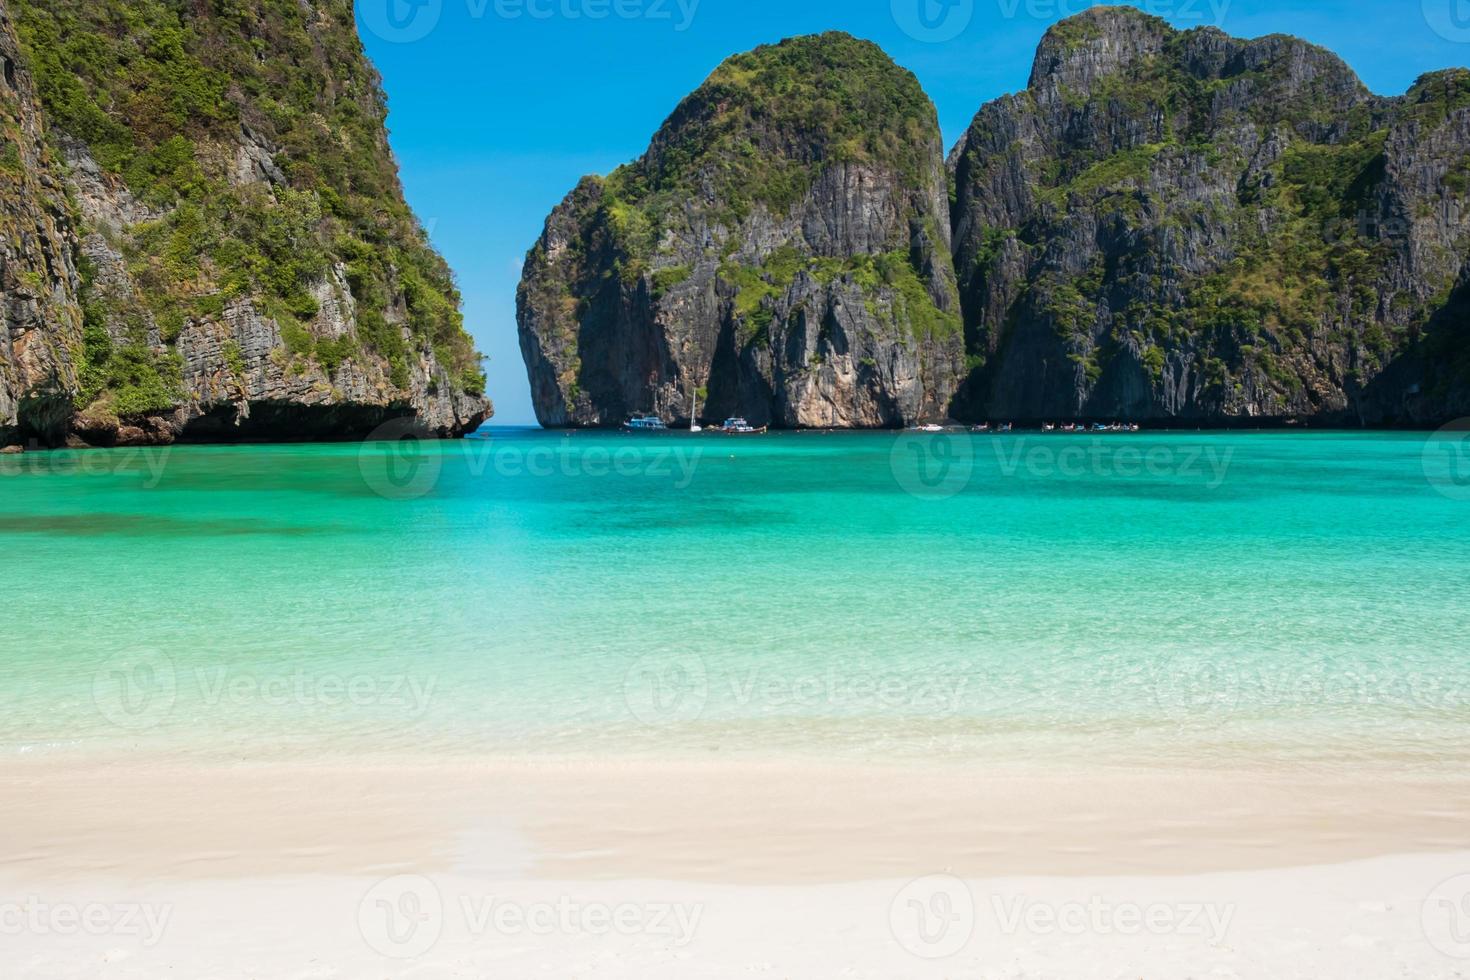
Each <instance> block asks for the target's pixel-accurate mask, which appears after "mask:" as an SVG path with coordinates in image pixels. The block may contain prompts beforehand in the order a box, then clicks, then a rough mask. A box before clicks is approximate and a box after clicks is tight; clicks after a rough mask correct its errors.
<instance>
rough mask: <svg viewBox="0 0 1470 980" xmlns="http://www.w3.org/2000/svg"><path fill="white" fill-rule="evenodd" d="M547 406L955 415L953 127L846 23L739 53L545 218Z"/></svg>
mask: <svg viewBox="0 0 1470 980" xmlns="http://www.w3.org/2000/svg"><path fill="white" fill-rule="evenodd" d="M518 320H519V324H520V336H521V348H522V350H523V352H524V354H525V358H526V363H527V365H528V367H529V369H530V376H531V387H532V395H533V399H534V403H535V408H536V413H537V417H538V418H539V419H540V421H541V422H542V424H544V425H555V426H562V425H570V426H598V425H604V426H605V425H616V424H618V423H619V422H621V421H623V420H624V419H625V418H626V417H627V416H628V415H629V414H630V413H634V412H642V411H653V412H657V413H659V414H660V415H662V416H664V417H665V418H669V419H677V418H685V419H687V418H688V416H689V412H690V407H691V405H692V403H693V402H694V399H695V396H696V394H697V393H698V392H700V391H701V390H704V391H705V393H706V395H705V398H704V399H703V400H702V401H701V403H700V415H701V416H702V417H705V418H721V417H724V416H726V415H731V414H741V415H744V416H746V417H747V418H749V419H750V420H751V421H752V422H753V423H756V424H766V423H770V424H774V425H778V426H786V427H803V426H841V427H859V428H861V427H881V426H893V425H901V424H904V423H909V422H913V421H916V420H918V419H920V418H924V417H936V416H940V417H942V416H943V415H944V413H945V411H946V410H947V406H948V403H949V399H950V397H951V396H952V395H953V393H954V391H955V388H956V386H957V384H958V382H959V378H960V375H961V372H962V370H963V352H962V350H961V329H960V317H959V301H958V297H957V295H956V291H955V279H954V271H953V268H952V266H951V260H950V242H949V220H948V195H947V186H946V176H945V172H944V163H943V146H942V143H941V140H940V136H939V129H938V124H937V121H936V119H935V113H934V108H933V106H932V105H931V104H930V102H929V100H928V98H927V97H926V96H925V95H924V93H923V91H922V90H921V89H920V88H919V84H918V82H917V81H916V80H915V79H914V77H913V76H912V75H911V74H909V73H908V72H906V71H903V70H902V69H900V68H898V67H897V66H896V65H894V64H893V62H892V61H890V60H889V59H888V57H887V56H886V55H885V54H883V52H882V51H880V50H879V49H878V48H877V47H875V46H874V45H872V44H869V43H868V42H865V41H859V40H856V39H854V38H852V37H849V36H848V35H845V34H823V35H819V36H814V37H802V38H795V39H792V40H788V41H784V42H782V43H781V44H778V45H773V46H768V47H762V48H759V49H757V50H755V51H753V52H751V53H749V54H744V55H738V56H736V57H734V58H731V59H729V60H728V61H726V62H725V63H724V64H723V65H721V66H720V67H719V68H718V69H717V70H716V71H715V72H714V74H712V75H711V76H710V78H709V79H708V80H707V81H706V82H705V83H704V84H703V85H702V86H701V87H700V88H699V89H698V90H697V91H696V92H694V93H693V94H692V95H690V96H689V97H688V98H687V99H685V100H684V101H683V102H682V103H681V104H680V105H679V107H678V108H677V109H676V110H675V111H674V113H673V115H672V116H670V117H669V119H668V121H667V122H666V123H664V125H663V127H662V128H661V129H660V130H659V132H658V133H657V134H656V135H655V136H654V138H653V141H652V144H651V145H650V146H649V148H648V152H647V153H645V154H644V156H643V157H642V158H640V159H639V160H637V161H636V162H634V163H631V164H629V165H627V166H625V167H622V168H620V169H618V170H617V171H615V172H614V173H613V174H612V175H611V176H609V177H608V178H606V179H601V178H597V177H589V178H587V179H585V180H583V181H582V182H581V184H580V185H578V187H577V188H576V189H575V190H573V191H572V193H571V194H570V195H568V196H567V198H566V200H565V201H563V202H562V204H561V205H560V206H559V207H558V208H557V209H556V210H555V212H554V213H553V214H552V215H551V217H550V218H549V219H548V220H547V222H546V229H545V232H544V233H543V234H542V236H541V239H540V241H539V242H537V243H536V245H535V247H534V248H532V249H531V251H530V254H529V255H528V256H527V258H526V263H525V272H524V278H523V280H522V283H521V288H520V291H519V294H518Z"/></svg>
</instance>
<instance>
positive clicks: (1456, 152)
mask: <svg viewBox="0 0 1470 980" xmlns="http://www.w3.org/2000/svg"><path fill="white" fill-rule="evenodd" d="M951 164H952V167H953V170H954V174H955V185H956V205H955V211H954V218H955V226H954V245H955V266H956V269H957V271H958V274H959V278H960V282H961V292H962V297H963V301H964V308H965V322H966V332H967V342H968V345H969V353H970V354H971V364H972V366H974V367H975V370H974V372H973V374H972V375H971V376H970V378H969V379H968V382H967V384H966V386H965V388H964V390H963V391H962V393H961V397H960V398H959V399H958V401H957V406H956V411H957V414H959V415H961V416H964V417H975V418H981V417H1002V418H1016V419H1030V420H1036V419H1044V418H1097V417H1121V418H1134V419H1152V420H1156V421H1179V422H1189V423H1194V422H1202V423H1221V424H1228V423H1231V422H1236V423H1238V422H1245V421H1251V422H1270V421H1273V420H1284V419H1288V418H1299V419H1311V420H1314V421H1317V422H1321V423H1328V424H1353V425H1356V424H1370V425H1385V424H1406V425H1428V424H1435V423H1437V422H1439V421H1443V420H1445V419H1449V418H1453V417H1455V416H1457V415H1464V414H1470V323H1467V318H1466V298H1465V284H1466V273H1467V264H1466V260H1467V256H1470V208H1467V204H1470V199H1467V192H1470V72H1466V71H1449V72H1442V73H1438V74H1435V75H1430V76H1426V77H1425V78H1423V79H1421V80H1420V81H1419V82H1418V84H1416V85H1415V86H1414V88H1413V90H1412V91H1410V92H1409V94H1408V95H1406V96H1403V97H1399V98H1380V97H1378V96H1375V95H1373V94H1372V93H1370V92H1369V91H1368V90H1367V89H1366V88H1364V86H1363V85H1362V84H1361V83H1360V82H1359V81H1358V79H1357V77H1356V76H1355V75H1354V74H1353V72H1352V71H1351V70H1350V69H1349V68H1348V67H1347V66H1346V65H1345V64H1344V63H1343V62H1342V61H1341V60H1340V59H1338V58H1337V57H1336V56H1334V55H1333V54H1331V53H1330V52H1327V51H1324V50H1322V49H1320V48H1316V47H1313V46H1312V45H1310V44H1307V43H1305V42H1303V41H1300V40H1297V39H1295V38H1290V37H1282V36H1272V37H1265V38H1260V39H1257V40H1253V41H1243V40H1237V39H1234V38H1231V37H1228V36H1226V35H1225V34H1223V33H1221V32H1220V31H1217V30H1214V29H1208V28H1207V29H1201V30H1194V31H1189V32H1177V31H1174V30H1172V29H1171V28H1170V27H1169V26H1168V25H1167V24H1166V23H1165V22H1164V21H1162V20H1159V19H1157V18H1153V17H1149V16H1146V15H1144V14H1142V13H1139V12H1138V11H1136V10H1133V9H1132V8H1127V7H1114V8H1098V9H1095V10H1093V11H1090V12H1088V13H1086V14H1083V15H1080V16H1078V17H1076V18H1072V19H1070V20H1068V21H1064V22H1062V23H1060V24H1058V25H1057V26H1056V27H1054V28H1053V29H1052V30H1051V31H1050V32H1049V33H1048V34H1047V36H1046V38H1045V40H1044V41H1043V43H1042V45H1041V48H1040V50H1039V51H1038V53H1037V56H1036V61H1035V67H1034V70H1033V72H1032V76H1031V81H1030V84H1029V85H1028V86H1027V88H1026V90H1025V91H1024V92H1021V93H1020V94H1018V95H1014V96H1009V97H1006V98H1003V99H1000V100H998V101H996V102H993V103H991V104H989V105H987V106H985V107H984V108H983V109H981V111H980V113H979V115H977V116H976V118H975V121H974V123H973V124H972V125H971V127H970V129H969V132H968V133H967V134H966V135H965V137H964V138H963V139H962V140H961V142H960V144H959V145H958V146H957V147H956V148H955V150H954V152H953V154H952V156H951Z"/></svg>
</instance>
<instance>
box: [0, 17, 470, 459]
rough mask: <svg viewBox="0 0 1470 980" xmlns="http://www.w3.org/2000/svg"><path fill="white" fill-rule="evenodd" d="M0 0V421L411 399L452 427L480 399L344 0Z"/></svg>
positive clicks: (364, 409)
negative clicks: (0, 332) (1, 132)
mask: <svg viewBox="0 0 1470 980" xmlns="http://www.w3.org/2000/svg"><path fill="white" fill-rule="evenodd" d="M5 6H6V4H5V0H0V16H3V17H4V18H5V19H4V22H3V23H0V55H3V57H4V58H5V63H4V67H5V76H4V77H5V80H6V82H7V84H5V85H3V86H0V102H3V104H4V106H5V109H6V119H5V125H6V138H7V139H8V140H10V141H11V142H12V144H13V145H18V147H19V150H18V152H17V153H15V154H12V155H11V156H9V157H6V158H5V159H6V160H12V161H16V160H18V163H17V164H16V165H14V166H3V165H0V187H3V186H4V185H5V184H6V183H9V184H10V190H9V191H6V192H3V193H4V197H3V198H0V221H5V222H7V223H12V222H13V223H14V225H13V226H14V227H16V228H18V229H23V232H21V233H19V234H17V235H16V236H11V235H7V236H6V241H5V245H4V248H6V249H7V251H6V252H5V253H4V254H3V262H4V268H3V269H0V290H3V291H4V297H3V300H4V305H3V309H4V310H5V315H6V318H7V324H6V325H7V327H8V328H9V340H10V343H9V345H8V346H6V345H0V435H4V436H6V437H7V438H10V439H14V438H33V439H38V440H40V441H42V442H48V443H55V442H58V441H60V440H61V439H63V438H66V439H69V440H71V441H73V442H83V443H90V444H99V445H111V444H117V443H129V442H167V441H172V440H174V439H207V440H233V439H308V438H310V439H321V438H338V437H350V436H356V435H361V434H365V433H367V432H369V431H371V430H372V429H373V428H374V427H375V426H376V425H378V424H380V423H382V422H383V421H386V420H387V419H390V418H399V417H410V418H413V419H415V420H416V421H417V424H418V426H419V427H420V428H421V430H422V431H424V432H426V433H431V434H436V435H445V436H449V435H458V434H462V433H463V432H465V431H468V430H470V429H473V428H474V427H476V426H478V425H479V424H480V423H481V422H482V421H483V420H484V419H485V418H486V417H488V415H489V414H490V405H489V402H488V401H487V400H486V399H485V398H484V396H483V391H484V376H483V374H482V373H481V371H480V368H479V358H478V356H477V355H476V354H475V352H474V350H473V346H472V344H471V342H470V340H469V338H468V336H467V335H466V333H465V332H464V329H463V322H462V318H461V316H460V313H459V296H458V292H457V290H456V289H455V286H454V283H453V280H452V277H451V275H450V273H449V270H448V268H447V267H446V266H445V264H444V262H443V260H442V259H441V258H440V257H439V256H438V255H437V254H436V253H435V252H434V251H433V249H432V248H431V247H430V246H429V244H428V241H427V238H426V236H425V235H424V233H423V231H422V229H421V228H420V227H419V225H418V223H417V221H416V220H415V219H414V217H413V215H412V214H411V212H410V211H409V210H408V208H407V206H406V204H405V203H404V202H403V197H402V191H401V188H400V186H399V183H398V177H397V169H396V165H395V164H394V162H393V158H392V155H391V152H390V150H389V148H388V144H387V139H386V132H385V130H384V126H383V122H384V117H385V113H386V109H385V106H384V102H383V96H382V92H381V89H380V87H379V84H378V79H377V75H376V73H375V72H374V71H373V69H372V67H371V65H370V64H369V63H368V62H367V60H366V58H365V57H364V55H363V52H362V48H361V44H360V42H359V41H358V39H357V36H356V33H355V31H354V29H353V24H352V8H351V4H350V3H349V2H348V0H314V2H309V3H307V2H295V0H291V2H287V0H240V2H234V3H230V4H227V5H212V4H209V5H190V6H188V7H186V8H185V7H179V6H178V5H175V4H170V3H164V2H161V0H127V2H126V3H123V2H121V0H102V2H95V0H91V2H83V0H46V2H44V3H40V2H37V0H9V6H10V11H11V13H8V14H7V13H5ZM11 21H13V22H14V23H13V30H12V25H11ZM12 131H14V134H13V135H12ZM5 152H6V153H9V152H10V151H8V150H7V151H5ZM0 163H3V161H0Z"/></svg>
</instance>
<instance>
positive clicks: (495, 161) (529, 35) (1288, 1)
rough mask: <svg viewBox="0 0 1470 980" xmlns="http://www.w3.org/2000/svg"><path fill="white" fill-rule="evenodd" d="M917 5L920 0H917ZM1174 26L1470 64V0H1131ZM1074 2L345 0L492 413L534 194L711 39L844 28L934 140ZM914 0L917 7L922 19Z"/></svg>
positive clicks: (1374, 76) (702, 67)
mask: <svg viewBox="0 0 1470 980" xmlns="http://www.w3.org/2000/svg"><path fill="white" fill-rule="evenodd" d="M921 5H922V6H921ZM1132 5H1133V6H1137V7H1140V8H1142V9H1144V10H1148V11H1149V12H1151V13H1156V14H1158V15H1160V16H1162V17H1165V18H1166V19H1168V20H1169V21H1171V22H1172V23H1174V24H1175V25H1176V26H1178V27H1198V26H1202V25H1206V24H1212V25H1214V26H1218V27H1220V28H1222V29H1223V30H1225V31H1227V32H1229V33H1231V34H1235V35H1237V36H1242V37H1255V36H1258V35H1261V34H1270V33H1276V32H1283V33H1290V34H1296V35H1299V36H1301V37H1305V38H1307V39H1308V40H1310V41H1313V42H1315V43H1317V44H1321V45H1323V46H1325V47H1329V48H1332V49H1333V50H1335V51H1337V52H1338V53H1339V54H1341V55H1342V56H1343V57H1344V58H1345V59H1346V60H1347V61H1348V63H1349V64H1350V65H1352V66H1353V67H1354V68H1355V69H1356V70H1357V71H1358V74H1359V75H1360V76H1362V78H1363V80H1364V82H1366V83H1367V85H1368V86H1369V87H1370V88H1371V89H1373V90H1374V91H1376V92H1379V93H1383V94H1397V93H1401V92H1403V91H1404V90H1405V89H1406V88H1407V87H1408V86H1409V85H1410V84H1411V83H1412V82H1413V80H1414V79H1415V78H1416V77H1417V76H1419V75H1420V74H1422V73H1424V72H1426V71H1430V70H1433V69H1436V68H1444V67H1449V66H1455V65H1466V64H1470V0H1314V2H1306V0H1137V2H1135V3H1133V4H1132ZM1087 6H1090V4H1089V3H1087V2H1085V0H844V2H839V0H826V2H802V0H357V13H358V22H359V26H360V28H361V33H362V35H363V40H364V42H365V43H366V45H367V49H368V54H369V55H370V56H371V57H372V59H373V61H374V62H375V63H376V64H377V66H378V69H379V71H381V72H382V75H383V82H384V87H385V88H386V89H387V92H388V99H389V107H390V115H389V127H390V129H391V134H392V135H391V139H392V143H393V148H394V150H395V152H396V153H397V155H398V160H399V164H400V166H401V168H402V174H403V183H404V187H405V189H406V191H407V194H408V200H409V203H410V204H411V205H413V207H414V209H415V210H416V211H417V212H418V214H419V216H420V217H421V218H422V219H423V221H424V224H425V225H426V226H427V227H428V229H429V232H430V235H431V237H432V239H433V241H434V244H435V245H436V246H437V247H438V248H439V249H440V251H442V252H443V253H444V255H445V257H446V258H447V259H448V260H449V263H450V265H451V266H452V267H453V268H454V270H455V272H456V274H457V275H458V277H459V284H460V289H461V291H462V292H463V294H464V301H465V319H466V323H467V325H468V326H469V329H470V331H471V332H472V333H473V334H474V335H475V338H476V340H477V341H478V342H479V346H480V350H481V351H483V352H484V353H485V354H487V355H488V356H489V360H488V362H487V364H486V369H487V372H488V374H489V379H490V394H491V396H492V397H493V398H494V400H495V403H496V419H495V421H496V423H497V424H503V425H507V424H509V425H513V424H527V423H531V422H533V421H534V417H533V415H532V412H531V404H530V393H529V390H528V388H527V384H526V377H525V371H524V368H523V366H522V363H521V356H520V349H519V347H518V345H517V341H516V327H515V288H516V281H517V279H518V278H519V274H520V272H519V266H520V261H521V258H522V256H524V255H525V252H526V250H527V248H529V247H530V246H531V244H532V243H533V242H535V240H536V237H537V236H538V235H539V234H540V232H541V225H542V222H543V221H544V220H545V217H546V214H547V212H549V211H550V210H551V208H552V207H554V206H555V205H556V203H557V202H558V201H560V200H561V198H562V197H563V196H564V195H565V194H566V192H567V191H569V190H570V189H571V188H572V187H573V186H574V185H575V184H576V182H577V180H578V179H579V178H580V177H581V176H583V175H584V174H588V173H606V172H608V171H609V170H611V169H613V168H614V167H616V166H617V165H619V164H620V163H623V162H625V161H627V160H630V159H632V158H634V157H636V156H637V155H638V154H639V153H641V152H642V151H643V148H644V147H645V146H646V145H647V142H648V138H649V137H650V136H651V135H652V134H653V131H654V130H655V129H656V128H657V127H658V125H659V124H660V123H661V122H662V121H663V119H664V117H665V116H667V115H668V113H669V112H670V111H671V110H672V109H673V108H674V106H675V105H676V104H677V103H678V101H679V100H680V99H681V98H682V97H683V96H684V95H686V94H687V93H688V92H690V91H691V90H692V89H694V88H695V87H696V86H698V85H699V83H700V82H701V81H702V80H703V79H704V78H705V76H707V75H708V74H709V73H710V71H711V70H713V69H714V67H715V66H716V65H717V64H719V63H720V61H721V60H723V59H724V58H725V57H727V56H728V55H730V54H733V53H735V52H737V51H744V50H748V49H749V48H752V47H754V46H756V45H758V44H762V43H765V42H770V41H777V40H780V39H781V38H783V37H789V36H791V35H793V34H805V33H811V32H816V31H824V30H834V29H837V30H845V31H848V32H850V33H852V34H855V35H857V36H859V37H865V38H868V39H870V40H872V41H875V42H877V43H878V44H879V45H881V46H882V47H883V48H884V49H885V50H887V51H888V53H889V54H890V55H891V56H892V57H893V58H894V60H896V61H897V62H898V63H899V64H901V65H903V66H904V67H906V68H908V69H909V70H911V71H912V72H914V74H915V75H917V76H918V78H919V81H920V82H921V83H922V84H923V86H924V88H925V90H926V91H928V93H929V96H930V98H932V99H933V100H934V102H935V105H936V106H937V107H938V110H939V122H940V125H941V126H942V127H943V130H944V138H945V142H946V146H948V145H952V144H953V143H954V141H955V140H956V139H958V138H959V136H960V135H961V133H963V131H964V129H965V126H966V125H967V124H968V123H969V121H970V118H971V117H972V116H973V115H974V114H975V112H976V110H977V109H979V107H980V106H981V104H983V103H984V102H986V101H987V100H989V99H992V98H994V97H996V96H998V95H1002V94H1004V93H1006V92H1013V91H1016V90H1017V89H1020V88H1022V87H1024V85H1025V83H1026V77H1027V74H1028V72H1029V70H1030V65H1031V57H1032V54H1033V52H1034V50H1035V47H1036V42H1037V41H1038V40H1039V39H1040V37H1041V35H1042V34H1043V33H1044V32H1045V30H1046V28H1047V26H1048V25H1049V24H1051V23H1053V22H1055V21H1057V20H1059V19H1061V18H1062V17H1064V16H1066V15H1068V14H1071V13H1076V12H1079V11H1080V10H1082V9H1085V8H1086V7H1087ZM921 14H922V15H923V16H922V17H921Z"/></svg>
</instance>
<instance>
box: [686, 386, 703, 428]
mask: <svg viewBox="0 0 1470 980" xmlns="http://www.w3.org/2000/svg"><path fill="white" fill-rule="evenodd" d="M689 431H690V432H703V431H704V429H703V428H702V427H701V426H700V424H699V389H698V388H696V389H694V403H693V404H692V405H690V406H689Z"/></svg>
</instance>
